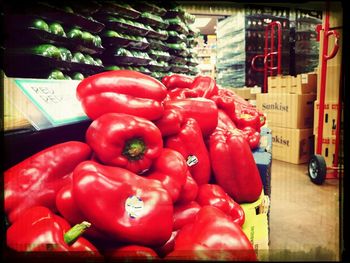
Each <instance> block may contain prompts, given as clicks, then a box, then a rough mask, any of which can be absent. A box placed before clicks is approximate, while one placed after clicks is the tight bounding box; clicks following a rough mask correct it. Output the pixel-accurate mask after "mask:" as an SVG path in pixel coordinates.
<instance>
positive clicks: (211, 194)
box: [175, 184, 245, 226]
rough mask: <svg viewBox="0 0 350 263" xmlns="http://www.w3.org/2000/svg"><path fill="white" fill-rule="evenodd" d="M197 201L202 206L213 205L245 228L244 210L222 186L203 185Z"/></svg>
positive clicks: (199, 190) (200, 187)
mask: <svg viewBox="0 0 350 263" xmlns="http://www.w3.org/2000/svg"><path fill="white" fill-rule="evenodd" d="M196 201H197V203H198V204H199V205H200V206H205V205H211V206H215V207H217V208H219V209H220V210H221V211H223V212H225V213H226V214H227V215H229V216H231V217H232V219H233V222H235V223H237V224H238V225H240V226H243V224H244V221H245V214H244V210H243V208H242V207H241V206H240V205H239V204H237V203H236V202H235V201H234V200H233V199H232V198H231V197H230V196H229V195H228V194H227V193H226V192H225V190H224V189H223V188H222V187H221V186H219V185H217V184H203V185H201V186H199V189H198V195H197V198H196ZM175 211H176V209H175Z"/></svg>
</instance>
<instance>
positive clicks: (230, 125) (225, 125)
mask: <svg viewBox="0 0 350 263" xmlns="http://www.w3.org/2000/svg"><path fill="white" fill-rule="evenodd" d="M218 114H219V115H218V126H217V128H220V129H225V130H231V129H236V128H237V127H236V125H235V124H234V122H233V121H232V119H231V118H230V117H229V116H228V115H227V114H226V112H225V111H223V110H221V109H219V110H218Z"/></svg>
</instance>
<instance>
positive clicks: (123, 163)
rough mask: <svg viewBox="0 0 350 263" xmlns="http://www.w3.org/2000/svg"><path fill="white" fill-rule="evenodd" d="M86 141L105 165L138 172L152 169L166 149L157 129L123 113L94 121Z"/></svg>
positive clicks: (87, 132)
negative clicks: (153, 162) (154, 161)
mask: <svg viewBox="0 0 350 263" xmlns="http://www.w3.org/2000/svg"><path fill="white" fill-rule="evenodd" d="M86 142H87V143H88V144H89V145H90V146H91V148H92V149H93V151H94V153H95V154H96V156H97V158H98V160H100V161H101V162H102V163H103V164H107V165H111V166H119V167H124V168H126V169H128V170H130V171H132V172H135V173H142V172H144V171H145V170H147V169H149V168H150V166H151V165H152V161H153V160H154V159H156V158H158V157H159V155H160V154H161V151H162V149H163V140H162V135H161V133H160V131H159V129H158V128H157V126H155V125H154V124H153V123H152V122H151V121H148V120H146V119H144V118H139V117H136V116H132V115H128V114H123V113H107V114H104V115H102V116H101V117H99V118H98V119H96V120H94V121H93V122H92V123H91V125H90V126H89V128H88V129H87V131H86Z"/></svg>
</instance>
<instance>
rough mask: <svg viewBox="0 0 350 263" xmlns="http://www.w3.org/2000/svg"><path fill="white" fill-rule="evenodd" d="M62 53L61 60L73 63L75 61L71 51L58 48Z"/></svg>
mask: <svg viewBox="0 0 350 263" xmlns="http://www.w3.org/2000/svg"><path fill="white" fill-rule="evenodd" d="M58 49H59V51H60V53H61V59H62V60H64V61H72V59H73V55H72V52H70V50H68V49H66V48H64V47H59V48H58Z"/></svg>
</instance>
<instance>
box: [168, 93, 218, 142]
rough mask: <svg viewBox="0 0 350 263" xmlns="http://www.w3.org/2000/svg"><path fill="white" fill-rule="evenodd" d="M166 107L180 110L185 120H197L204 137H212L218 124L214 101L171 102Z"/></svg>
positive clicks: (182, 100) (194, 99) (193, 99)
mask: <svg viewBox="0 0 350 263" xmlns="http://www.w3.org/2000/svg"><path fill="white" fill-rule="evenodd" d="M165 105H166V107H169V108H172V109H175V110H178V111H179V112H180V113H181V114H182V116H183V118H184V120H185V119H188V118H193V119H195V120H196V121H197V122H198V124H199V127H200V128H201V131H202V135H203V136H208V135H210V134H211V133H212V132H213V131H214V130H215V128H216V126H217V124H218V108H217V106H216V104H215V102H214V101H212V100H209V99H205V98H192V99H180V100H170V101H167V102H166V103H165Z"/></svg>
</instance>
